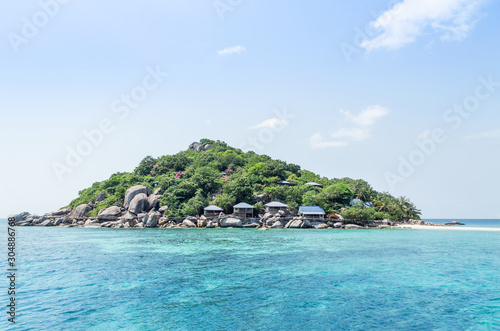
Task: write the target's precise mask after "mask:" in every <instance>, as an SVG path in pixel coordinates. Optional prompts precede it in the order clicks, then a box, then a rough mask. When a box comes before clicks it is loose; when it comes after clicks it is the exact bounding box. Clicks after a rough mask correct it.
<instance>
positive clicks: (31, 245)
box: [0, 221, 500, 330]
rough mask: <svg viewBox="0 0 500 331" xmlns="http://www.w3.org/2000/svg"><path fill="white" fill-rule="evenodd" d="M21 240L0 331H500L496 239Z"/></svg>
mask: <svg viewBox="0 0 500 331" xmlns="http://www.w3.org/2000/svg"><path fill="white" fill-rule="evenodd" d="M477 222H478V223H480V221H477ZM465 223H468V224H467V225H469V226H472V224H470V223H471V222H470V221H469V222H465ZM489 223H494V224H493V225H494V226H495V227H499V226H500V221H496V223H495V222H489ZM2 224H3V228H4V229H5V222H2ZM494 226H491V224H490V226H489V227H494ZM17 231H18V233H17V256H18V279H17V282H18V286H19V291H18V293H17V308H18V316H17V320H18V323H16V327H15V328H12V327H11V326H10V325H9V324H8V323H7V321H6V319H7V318H6V314H5V313H3V314H2V316H4V317H3V318H2V320H1V322H0V329H13V330H14V329H15V330H117V329H126V330H195V329H203V330H257V329H266V330H332V329H336V330H339V329H356V330H368V329H386V330H387V329H391V330H402V329H405V330H431V329H439V330H500V285H499V284H500V272H499V270H500V254H499V251H500V233H499V232H486V231H485V232H479V231H439V230H436V231H432V230H426V231H422V230H402V229H401V230H399V229H395V230H269V231H259V230H255V229H168V230H167V229H135V230H134V229H84V228H43V227H23V228H17ZM5 232H6V230H4V231H2V235H1V240H2V242H4V243H5V242H6V233H5ZM4 255H6V250H5V254H4ZM5 260H6V257H5V258H4V259H3V262H2V266H4V270H6V266H5ZM3 283H4V284H5V285H4V287H5V288H6V287H7V286H6V285H7V282H6V281H4V282H3ZM3 292H4V294H3V296H2V297H3V298H4V300H3V301H4V303H6V302H7V301H6V300H7V299H8V298H7V295H6V291H3ZM2 325H5V328H4V327H1V326H2Z"/></svg>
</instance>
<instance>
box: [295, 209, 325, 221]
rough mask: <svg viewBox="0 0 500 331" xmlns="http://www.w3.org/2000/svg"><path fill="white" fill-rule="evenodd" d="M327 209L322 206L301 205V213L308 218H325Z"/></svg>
mask: <svg viewBox="0 0 500 331" xmlns="http://www.w3.org/2000/svg"><path fill="white" fill-rule="evenodd" d="M325 214H326V213H325V210H324V209H323V208H321V207H320V206H300V208H299V215H300V216H304V217H306V218H308V219H318V220H324V219H325Z"/></svg>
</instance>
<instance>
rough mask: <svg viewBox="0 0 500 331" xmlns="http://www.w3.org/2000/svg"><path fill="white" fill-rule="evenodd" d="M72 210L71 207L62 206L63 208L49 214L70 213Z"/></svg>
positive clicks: (60, 214)
mask: <svg viewBox="0 0 500 331" xmlns="http://www.w3.org/2000/svg"><path fill="white" fill-rule="evenodd" d="M72 211H73V209H71V208H69V207H68V208H63V209H59V210H58V211H53V212H50V213H49V215H50V216H62V215H68V214H69V213H71V212H72Z"/></svg>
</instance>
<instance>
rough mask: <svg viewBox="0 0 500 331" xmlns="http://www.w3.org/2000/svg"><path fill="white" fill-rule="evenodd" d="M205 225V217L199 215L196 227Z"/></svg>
mask: <svg viewBox="0 0 500 331" xmlns="http://www.w3.org/2000/svg"><path fill="white" fill-rule="evenodd" d="M206 226H207V218H206V217H205V216H202V217H200V219H199V220H198V227H199V228H205V227H206Z"/></svg>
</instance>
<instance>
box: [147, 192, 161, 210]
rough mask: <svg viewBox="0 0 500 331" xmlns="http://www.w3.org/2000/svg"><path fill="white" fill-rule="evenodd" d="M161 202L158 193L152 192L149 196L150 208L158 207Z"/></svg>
mask: <svg viewBox="0 0 500 331" xmlns="http://www.w3.org/2000/svg"><path fill="white" fill-rule="evenodd" d="M159 204H160V200H159V198H158V196H157V195H156V194H151V195H150V196H149V197H148V209H149V210H151V209H155V210H156V209H158V206H159Z"/></svg>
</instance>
